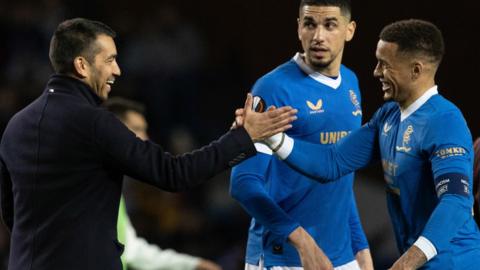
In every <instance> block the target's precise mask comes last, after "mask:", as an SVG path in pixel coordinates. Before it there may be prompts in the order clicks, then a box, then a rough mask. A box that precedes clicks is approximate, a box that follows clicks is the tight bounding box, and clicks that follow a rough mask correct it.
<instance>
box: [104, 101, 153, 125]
mask: <svg viewBox="0 0 480 270" xmlns="http://www.w3.org/2000/svg"><path fill="white" fill-rule="evenodd" d="M103 106H105V108H107V110H109V111H111V112H112V113H113V114H115V116H117V117H118V118H119V119H120V120H125V117H126V115H127V112H128V111H134V112H136V113H139V114H141V115H144V114H145V106H143V105H142V104H141V103H139V102H136V101H133V100H130V99H126V98H122V97H111V98H109V99H107V100H106V101H105V102H104V103H103Z"/></svg>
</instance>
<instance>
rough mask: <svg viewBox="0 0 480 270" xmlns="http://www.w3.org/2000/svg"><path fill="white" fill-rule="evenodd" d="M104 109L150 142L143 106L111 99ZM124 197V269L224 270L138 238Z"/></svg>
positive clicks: (120, 224)
mask: <svg viewBox="0 0 480 270" xmlns="http://www.w3.org/2000/svg"><path fill="white" fill-rule="evenodd" d="M104 106H105V107H106V108H107V109H108V110H109V111H111V112H113V113H114V114H115V116H116V117H118V119H120V121H122V123H123V124H125V126H127V127H128V129H130V130H131V131H132V132H133V133H135V135H136V136H137V137H138V138H140V139H142V140H144V141H146V140H148V135H147V128H148V124H147V121H146V119H145V116H144V113H145V108H144V106H143V105H142V104H140V103H138V102H136V101H133V100H128V99H125V98H120V97H113V98H109V99H108V100H107V101H106V102H105V103H104ZM124 200H125V199H124V198H123V196H122V199H121V200H120V208H119V214H118V224H117V232H118V239H119V241H120V243H122V244H124V245H125V251H124V253H123V254H122V257H121V258H122V263H123V266H124V269H126V267H127V266H129V267H132V268H133V269H138V270H167V269H176V270H221V267H220V266H219V265H217V264H215V263H214V262H211V261H209V260H205V259H202V258H197V257H193V256H190V255H187V254H181V253H177V252H175V251H174V250H172V249H166V250H162V249H161V248H159V247H158V246H156V245H152V244H149V243H148V242H147V241H146V240H145V239H143V238H141V237H139V236H138V235H137V233H136V231H135V229H134V228H133V226H132V223H131V222H130V218H129V217H128V214H127V209H126V206H125V201H124Z"/></svg>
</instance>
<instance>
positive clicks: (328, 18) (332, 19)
mask: <svg viewBox="0 0 480 270" xmlns="http://www.w3.org/2000/svg"><path fill="white" fill-rule="evenodd" d="M325 21H327V22H331V21H336V22H338V18H337V17H327V18H326V19H325Z"/></svg>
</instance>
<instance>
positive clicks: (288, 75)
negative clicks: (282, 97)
mask: <svg viewBox="0 0 480 270" xmlns="http://www.w3.org/2000/svg"><path fill="white" fill-rule="evenodd" d="M299 75H300V71H299V68H298V66H297V65H296V64H295V62H294V61H292V60H289V61H287V62H285V63H283V64H281V65H279V66H277V67H276V68H275V69H273V70H272V71H270V72H268V73H267V74H265V75H263V76H262V77H260V78H259V79H258V80H257V81H256V82H255V84H254V86H253V89H252V91H253V94H254V95H261V96H268V95H276V94H278V92H279V91H280V90H281V89H283V88H284V86H285V85H289V84H290V82H294V81H296V80H297V79H298V76H299Z"/></svg>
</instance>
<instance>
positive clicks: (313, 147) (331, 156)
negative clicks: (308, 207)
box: [265, 124, 378, 182]
mask: <svg viewBox="0 0 480 270" xmlns="http://www.w3.org/2000/svg"><path fill="white" fill-rule="evenodd" d="M265 142H266V143H267V145H269V147H270V148H271V149H272V150H273V152H274V153H275V155H277V156H278V157H279V158H280V159H282V160H283V161H285V162H286V163H287V164H288V165H289V166H291V167H292V168H294V169H295V170H297V171H299V172H300V173H302V174H305V175H307V176H309V177H311V178H314V179H316V180H318V181H320V182H329V181H334V180H335V179H338V178H339V177H341V176H343V175H346V174H348V173H351V172H353V171H355V170H357V169H360V168H363V167H365V166H367V165H368V164H370V163H371V162H372V161H373V160H375V159H376V156H377V155H378V151H377V147H378V146H377V144H378V143H377V129H376V128H375V126H373V125H370V124H367V125H364V126H363V127H361V128H360V129H357V130H355V131H353V132H352V133H350V134H349V135H348V136H346V137H345V138H343V139H342V140H340V141H339V142H338V143H337V144H334V145H330V146H328V147H326V146H324V145H318V144H314V143H309V142H305V141H301V140H296V139H295V140H294V139H293V138H291V137H289V136H288V135H286V134H284V133H282V134H276V135H274V136H272V137H270V138H269V139H267V140H266V141H265Z"/></svg>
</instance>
